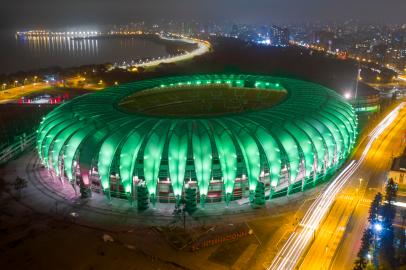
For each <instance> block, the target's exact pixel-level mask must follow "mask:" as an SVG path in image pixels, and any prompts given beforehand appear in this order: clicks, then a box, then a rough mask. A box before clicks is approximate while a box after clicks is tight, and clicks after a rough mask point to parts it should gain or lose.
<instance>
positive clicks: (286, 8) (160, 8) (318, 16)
mask: <svg viewBox="0 0 406 270" xmlns="http://www.w3.org/2000/svg"><path fill="white" fill-rule="evenodd" d="M1 5H2V8H1V9H0V10H1V11H0V22H1V23H0V25H1V28H2V29H9V28H16V27H18V28H24V27H62V26H67V25H69V26H79V25H111V24H122V23H127V22H129V21H133V20H152V21H158V20H160V19H167V20H172V19H175V20H179V19H180V20H189V21H190V20H197V21H210V20H230V21H234V22H236V23H258V24H267V23H292V22H301V21H331V20H347V19H358V20H361V21H365V22H374V23H376V22H380V23H397V24H403V23H406V21H405V19H404V12H403V11H404V10H406V2H405V1H402V0H391V1H390V3H388V2H384V1H378V0H372V1H367V0H361V1H356V2H354V1H349V0H344V1H339V2H338V1H333V0H327V1H323V2H322V3H320V1H317V0H309V1H299V0H288V1H281V0H272V1H265V0H256V1H251V2H248V1H245V0H237V1H230V0H224V1H221V2H218V1H213V0H209V1H199V2H198V1H185V0H180V1H163V0H154V1H150V2H147V1H129V0H119V1H108V0H101V1H94V0H90V1H86V2H85V3H83V2H82V1H79V0H73V1H69V2H64V1H50V0H40V1H35V3H34V2H32V1H26V0H22V1H18V2H3V3H2V4H1ZM186 10H187V12H185V11H186Z"/></svg>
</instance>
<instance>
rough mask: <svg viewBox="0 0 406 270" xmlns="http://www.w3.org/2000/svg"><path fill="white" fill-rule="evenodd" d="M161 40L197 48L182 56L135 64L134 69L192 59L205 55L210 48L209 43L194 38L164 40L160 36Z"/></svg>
mask: <svg viewBox="0 0 406 270" xmlns="http://www.w3.org/2000/svg"><path fill="white" fill-rule="evenodd" d="M161 38H162V39H167V40H179V41H183V42H186V43H196V44H197V48H196V49H195V50H193V51H190V52H187V53H185V54H182V55H175V56H173V57H169V58H161V59H156V60H152V61H148V62H143V63H140V64H136V65H134V66H135V67H144V68H145V67H153V66H157V65H159V64H162V63H166V64H167V63H174V62H179V61H183V60H187V59H191V58H193V57H195V56H199V55H202V54H205V53H207V52H208V51H209V50H210V48H211V45H210V43H209V42H207V41H203V40H199V39H194V38H189V37H179V38H166V37H163V36H161Z"/></svg>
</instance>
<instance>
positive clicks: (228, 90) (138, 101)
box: [120, 84, 287, 116]
mask: <svg viewBox="0 0 406 270" xmlns="http://www.w3.org/2000/svg"><path fill="white" fill-rule="evenodd" d="M286 94H287V92H286V91H285V90H274V89H257V88H246V87H230V86H229V85H227V84H209V85H185V86H174V87H163V88H158V89H150V90H144V91H141V92H137V93H135V94H133V95H131V96H129V97H127V98H126V99H124V100H123V101H122V102H121V103H120V105H121V107H123V108H124V109H126V110H128V111H132V112H139V113H145V114H151V115H173V116H200V115H219V114H223V113H238V112H242V111H248V110H256V109H261V108H267V107H271V106H273V105H275V104H277V103H279V102H280V101H282V100H283V99H284V98H285V97H286Z"/></svg>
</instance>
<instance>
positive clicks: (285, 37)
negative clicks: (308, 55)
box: [270, 25, 290, 46]
mask: <svg viewBox="0 0 406 270" xmlns="http://www.w3.org/2000/svg"><path fill="white" fill-rule="evenodd" d="M270 32H271V44H272V45H273V46H288V45H289V35H290V33H289V29H287V28H282V27H279V26H276V25H273V26H271V31H270Z"/></svg>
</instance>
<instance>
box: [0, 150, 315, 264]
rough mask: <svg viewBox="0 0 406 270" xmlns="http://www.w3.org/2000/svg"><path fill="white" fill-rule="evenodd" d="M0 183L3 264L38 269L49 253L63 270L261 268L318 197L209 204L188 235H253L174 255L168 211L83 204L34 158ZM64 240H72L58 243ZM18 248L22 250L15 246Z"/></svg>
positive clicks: (173, 220) (174, 223) (15, 164)
mask: <svg viewBox="0 0 406 270" xmlns="http://www.w3.org/2000/svg"><path fill="white" fill-rule="evenodd" d="M17 176H19V177H22V178H24V179H26V180H27V181H28V186H27V188H25V189H24V190H22V192H21V194H19V193H18V192H16V191H15V190H14V189H13V187H12V186H13V184H12V183H13V182H14V179H15V178H16V177H17ZM0 178H1V179H3V180H4V182H3V183H2V191H3V192H2V193H1V194H2V195H1V200H0V202H1V205H2V207H3V210H2V211H3V213H4V214H5V216H7V217H8V219H7V221H6V220H2V228H1V229H2V230H8V229H7V228H14V229H15V230H16V232H15V233H13V234H12V235H8V236H7V237H6V238H3V240H2V241H3V243H2V244H4V243H8V245H9V246H13V247H12V248H10V250H8V251H7V253H5V254H4V256H5V257H4V259H5V260H7V261H8V265H10V266H13V265H14V266H16V267H20V266H28V265H29V264H30V261H29V258H30V257H35V258H37V259H36V260H39V261H36V262H35V263H36V265H43V266H44V265H46V263H47V260H50V261H49V263H50V264H52V258H50V257H49V256H50V255H49V254H52V255H51V257H53V258H54V259H55V261H65V260H69V258H72V259H71V260H69V263H67V264H66V265H65V266H61V269H71V268H73V267H74V268H77V267H79V268H81V269H90V268H87V267H88V266H93V267H94V269H108V268H109V267H112V265H110V264H109V263H110V262H109V263H107V261H109V260H107V258H105V257H106V256H112V257H109V258H110V259H111V258H114V256H117V257H118V258H120V257H123V256H124V257H123V258H127V259H126V260H123V261H126V263H127V265H126V264H121V263H124V262H122V261H120V260H119V259H117V261H115V264H117V265H120V266H121V267H126V266H130V265H131V262H134V261H137V262H140V261H143V260H145V263H146V264H148V266H146V268H145V269H158V268H161V269H185V268H186V269H189V268H190V269H200V268H199V263H197V262H201V264H202V267H201V268H202V269H203V268H205V267H207V266H210V265H212V266H213V267H214V266H215V267H216V269H230V268H232V267H233V265H235V266H236V265H239V266H240V267H241V266H242V267H243V266H244V265H247V264H248V263H250V264H251V265H256V267H255V268H257V269H262V268H263V264H264V263H269V262H270V261H271V260H272V256H273V255H275V253H276V250H277V248H276V247H277V246H278V244H279V243H280V242H282V241H283V240H284V238H285V237H287V235H288V234H289V233H288V232H290V231H291V230H292V229H293V228H294V225H296V224H295V222H296V219H298V220H299V219H300V218H301V216H302V215H303V214H304V212H305V211H306V209H307V206H308V205H310V203H311V201H312V198H313V197H314V196H315V195H316V194H317V193H318V190H319V188H317V189H313V190H310V191H308V192H306V193H305V194H304V193H298V194H294V195H292V196H289V197H282V198H278V199H274V200H273V201H268V202H267V205H266V207H265V208H263V209H253V208H252V207H251V206H250V204H246V205H242V206H241V205H238V203H237V202H231V203H230V205H229V207H228V208H225V207H224V202H220V203H211V204H207V205H206V207H205V209H204V210H199V211H198V212H197V213H196V214H195V215H194V216H193V217H191V216H188V215H187V216H186V231H187V232H188V233H190V234H196V233H200V234H201V231H202V230H207V231H210V230H211V231H213V230H214V231H216V230H218V231H224V234H227V232H228V231H230V230H231V231H232V227H234V226H244V227H246V228H249V229H250V230H252V232H251V234H249V235H247V236H245V237H242V238H240V239H238V240H236V241H231V242H224V243H222V244H218V245H214V246H210V247H207V248H203V249H200V250H198V251H194V252H191V251H190V250H188V249H187V248H185V249H183V250H182V249H181V250H179V249H177V248H175V247H174V246H173V241H171V240H170V239H168V237H167V236H168V235H176V236H179V235H182V234H183V232H184V230H183V219H182V218H181V217H174V215H173V210H174V205H173V204H165V203H157V204H156V207H155V208H150V209H148V210H147V211H145V212H141V213H140V212H138V211H137V209H136V207H133V206H131V205H129V204H128V202H126V201H125V200H121V199H117V198H113V199H112V200H111V201H109V200H108V199H107V198H106V197H105V196H103V195H98V194H94V196H93V197H92V198H91V199H81V198H80V194H78V195H76V194H75V192H74V190H73V189H72V186H71V185H70V184H69V183H68V182H66V183H65V184H64V185H63V186H62V184H61V182H60V181H59V179H54V178H53V177H52V176H51V175H50V174H49V172H48V171H47V170H46V169H44V168H43V166H42V165H41V164H40V163H39V162H38V157H37V155H36V153H35V151H32V152H29V153H27V154H25V155H23V156H21V157H20V158H18V159H17V160H14V161H11V162H10V163H9V164H7V165H6V166H4V167H2V168H1V169H0ZM321 187H322V186H320V188H321ZM230 228H231V229H230ZM170 231H173V233H170ZM105 234H108V235H109V236H112V237H113V239H114V240H115V241H114V242H113V243H109V242H108V243H106V242H104V241H103V239H102V237H103V235H105ZM61 235H69V236H71V237H64V238H63V239H62V238H61ZM60 241H62V242H60ZM23 242H24V245H20V244H21V243H23ZM88 243H92V244H91V246H89V247H88ZM46 244H50V246H52V245H55V249H52V248H51V249H49V247H48V248H47V250H43V251H41V250H36V249H35V248H32V246H36V245H40V246H45V245H46ZM59 245H64V247H60V246H59ZM70 246H71V247H72V253H71V254H64V255H60V254H59V252H58V250H64V252H66V250H67V249H68V250H69V247H70ZM259 246H261V247H262V248H261V249H260V250H261V252H255V250H257V248H258V247H259ZM264 247H265V248H264ZM21 249H22V250H21ZM25 249H26V250H30V251H24V250H25ZM258 250H259V249H258ZM21 252H22V253H24V252H26V253H27V254H28V256H27V258H28V259H27V258H24V260H19V259H18V258H16V256H17V254H21ZM32 252H34V253H35V254H31V253H32ZM37 252H38V254H36V253H37ZM80 253H83V254H86V255H85V256H88V259H86V260H82V259H80V260H79V259H77V260H75V259H73V258H76V256H77V254H80ZM13 254H16V255H13ZM29 254H31V256H30V255H29ZM101 254H105V255H101ZM192 254H193V256H190V255H192ZM59 256H63V257H59ZM126 256H128V257H126ZM26 260H27V261H26ZM42 260H43V261H42ZM113 261H114V260H113ZM241 261H242V262H243V263H241ZM175 262H176V263H175ZM105 263H106V264H105ZM203 265H204V266H203ZM129 269H131V268H129ZM234 269H243V268H235V267H234Z"/></svg>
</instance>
